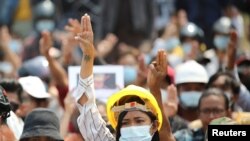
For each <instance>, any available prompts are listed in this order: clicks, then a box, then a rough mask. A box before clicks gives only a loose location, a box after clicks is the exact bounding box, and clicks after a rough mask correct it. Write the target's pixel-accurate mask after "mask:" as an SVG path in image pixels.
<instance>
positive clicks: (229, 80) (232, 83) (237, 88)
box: [206, 71, 240, 95]
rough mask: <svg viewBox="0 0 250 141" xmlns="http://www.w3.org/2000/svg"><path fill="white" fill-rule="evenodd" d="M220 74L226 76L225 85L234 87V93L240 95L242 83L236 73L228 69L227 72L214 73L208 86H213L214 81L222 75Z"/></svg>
mask: <svg viewBox="0 0 250 141" xmlns="http://www.w3.org/2000/svg"><path fill="white" fill-rule="evenodd" d="M220 76H226V77H227V78H226V80H225V84H224V85H225V87H230V88H231V89H232V92H233V94H234V95H238V94H239V93H240V83H239V82H237V80H236V78H235V77H234V75H233V74H232V73H230V72H228V71H225V72H217V73H215V74H214V75H212V76H211V77H210V79H209V80H208V83H207V85H206V88H211V87H213V83H214V82H215V81H216V80H217V79H218V78H219V77H220Z"/></svg>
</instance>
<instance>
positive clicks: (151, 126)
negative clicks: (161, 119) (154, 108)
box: [149, 120, 158, 137]
mask: <svg viewBox="0 0 250 141" xmlns="http://www.w3.org/2000/svg"><path fill="white" fill-rule="evenodd" d="M154 122H157V120H155V121H153V122H152V123H151V125H150V129H149V132H150V130H151V128H153V125H154ZM157 130H158V129H157ZM155 132H157V131H155ZM155 132H154V133H153V134H152V135H151V133H150V135H151V136H152V137H153V136H154V135H155Z"/></svg>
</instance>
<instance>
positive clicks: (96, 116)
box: [73, 75, 115, 141]
mask: <svg viewBox="0 0 250 141" xmlns="http://www.w3.org/2000/svg"><path fill="white" fill-rule="evenodd" d="M82 95H86V96H87V98H88V101H87V102H86V103H85V104H84V105H80V104H79V103H77V107H78V109H79V111H80V116H79V117H78V119H77V124H78V126H79V129H80V132H81V134H82V136H83V137H84V139H85V141H115V138H114V136H113V135H112V134H111V133H110V131H109V129H108V128H107V127H106V123H105V121H104V120H103V119H102V117H101V115H100V113H99V111H98V109H97V106H96V104H95V91H94V81H93V75H91V76H89V77H88V78H86V79H82V78H81V77H79V82H78V86H77V89H76V91H75V93H74V94H73V97H74V98H75V100H76V102H77V101H78V100H79V99H80V98H81V96H82Z"/></svg>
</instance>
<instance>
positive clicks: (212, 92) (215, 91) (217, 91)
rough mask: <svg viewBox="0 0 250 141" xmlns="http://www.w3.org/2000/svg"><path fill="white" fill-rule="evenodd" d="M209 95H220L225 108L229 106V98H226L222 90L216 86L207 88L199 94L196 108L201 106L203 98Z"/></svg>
mask: <svg viewBox="0 0 250 141" xmlns="http://www.w3.org/2000/svg"><path fill="white" fill-rule="evenodd" d="M211 95H214V96H218V97H222V98H223V99H224V101H225V109H226V110H228V109H229V108H230V106H229V99H228V98H227V96H226V95H225V94H224V93H223V91H222V90H220V89H218V88H209V89H206V90H205V91H204V92H203V94H202V95H201V97H200V99H199V103H198V108H199V109H200V106H201V102H202V100H203V99H204V98H206V97H209V96H211Z"/></svg>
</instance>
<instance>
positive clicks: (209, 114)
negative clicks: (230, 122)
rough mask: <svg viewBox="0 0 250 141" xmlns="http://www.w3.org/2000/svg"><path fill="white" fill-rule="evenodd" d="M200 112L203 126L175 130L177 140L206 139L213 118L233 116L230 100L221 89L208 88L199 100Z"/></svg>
mask: <svg viewBox="0 0 250 141" xmlns="http://www.w3.org/2000/svg"><path fill="white" fill-rule="evenodd" d="M198 113H199V115H198V117H199V119H200V120H201V122H202V127H198V128H188V129H183V130H179V131H177V132H175V133H174V136H175V138H176V141H204V140H205V135H206V131H207V128H208V125H209V124H210V122H211V121H212V120H214V119H217V118H221V117H230V116H231V113H230V107H229V100H228V98H227V96H226V95H225V94H224V93H223V91H221V90H220V89H217V88H210V89H207V90H205V91H204V92H203V94H202V96H201V97H200V99H199V101H198Z"/></svg>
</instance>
